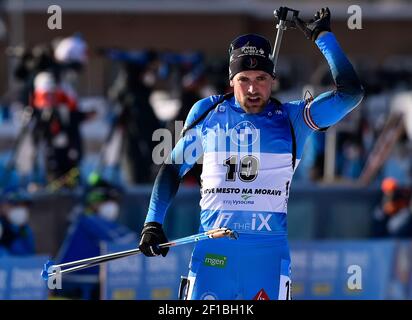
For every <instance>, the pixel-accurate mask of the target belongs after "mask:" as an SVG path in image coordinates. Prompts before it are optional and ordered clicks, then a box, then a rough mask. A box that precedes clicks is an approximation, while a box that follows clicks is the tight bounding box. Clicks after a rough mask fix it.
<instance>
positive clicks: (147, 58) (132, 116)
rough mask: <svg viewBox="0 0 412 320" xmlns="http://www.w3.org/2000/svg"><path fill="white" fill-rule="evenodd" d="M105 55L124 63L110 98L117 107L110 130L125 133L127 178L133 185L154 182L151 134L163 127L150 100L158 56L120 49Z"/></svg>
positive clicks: (155, 78) (153, 144)
mask: <svg viewBox="0 0 412 320" xmlns="http://www.w3.org/2000/svg"><path fill="white" fill-rule="evenodd" d="M105 54H106V56H108V57H109V58H110V59H112V60H117V61H120V62H121V71H120V72H119V73H118V75H117V78H116V79H115V81H114V83H113V85H112V87H111V88H110V89H109V93H108V95H109V99H110V100H111V101H113V102H114V103H115V104H116V105H117V107H118V110H117V115H116V119H114V121H113V123H112V130H111V131H112V132H114V130H115V129H117V128H120V130H122V132H123V137H124V144H123V145H124V149H123V150H124V155H125V156H124V161H122V164H123V165H124V166H123V167H124V168H125V171H126V178H127V180H128V182H129V183H132V184H137V183H151V182H152V181H153V180H154V174H155V172H154V171H155V168H154V166H153V161H152V150H153V148H154V147H155V142H154V141H153V139H152V134H153V132H154V131H155V130H156V129H158V128H160V122H159V120H158V118H157V117H156V115H155V114H154V111H153V108H152V105H151V104H150V101H149V97H150V95H151V93H152V90H153V86H154V85H155V83H156V80H157V72H158V67H159V62H158V57H157V54H156V53H154V52H151V51H147V52H141V53H139V54H132V53H128V52H123V51H117V50H108V51H107V52H106V53H105Z"/></svg>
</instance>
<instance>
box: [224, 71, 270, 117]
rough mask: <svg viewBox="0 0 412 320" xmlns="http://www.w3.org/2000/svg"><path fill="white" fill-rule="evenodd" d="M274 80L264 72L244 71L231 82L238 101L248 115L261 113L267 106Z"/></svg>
mask: <svg viewBox="0 0 412 320" xmlns="http://www.w3.org/2000/svg"><path fill="white" fill-rule="evenodd" d="M273 83H274V80H273V78H272V76H271V75H270V74H268V73H267V72H264V71H252V70H249V71H242V72H239V73H237V74H236V75H235V76H234V77H233V79H232V80H231V81H230V86H231V87H233V89H234V93H235V97H236V100H237V101H238V102H239V104H240V106H241V107H242V109H243V110H245V112H246V113H258V112H261V111H262V110H263V109H264V107H265V106H266V104H267V102H268V100H269V98H270V94H271V92H272V85H273Z"/></svg>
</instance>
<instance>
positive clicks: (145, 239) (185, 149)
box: [139, 96, 219, 256]
mask: <svg viewBox="0 0 412 320" xmlns="http://www.w3.org/2000/svg"><path fill="white" fill-rule="evenodd" d="M218 99H219V96H211V97H209V98H205V99H202V100H200V101H198V102H197V103H195V104H194V106H193V107H192V109H191V110H190V112H189V114H188V116H187V119H186V122H185V126H184V127H185V128H186V127H188V126H190V125H191V124H192V123H193V122H194V121H196V119H198V118H199V117H200V116H201V115H202V114H203V113H204V112H206V110H207V109H208V108H209V107H210V106H211V105H212V104H214V103H216V101H218ZM201 125H202V121H201V122H199V123H198V124H197V125H196V126H195V127H194V128H192V129H190V130H187V132H186V133H185V134H184V136H182V137H181V138H180V140H179V141H178V142H177V144H176V146H175V147H174V148H173V150H172V152H171V154H170V155H169V156H168V158H167V159H166V161H165V162H164V163H163V165H162V167H161V168H160V170H159V173H158V174H157V177H156V180H155V183H154V186H153V190H152V195H151V198H150V204H149V209H148V213H147V216H146V220H145V225H144V228H143V230H142V240H141V242H140V246H139V248H140V249H141V250H142V252H143V253H144V254H145V255H148V256H152V255H157V254H159V253H162V255H163V256H165V255H166V254H167V250H168V249H167V250H166V248H164V249H163V252H161V251H158V250H156V248H155V247H153V245H154V244H155V242H157V244H160V243H162V242H166V241H167V239H166V236H165V234H164V232H163V230H162V224H163V221H164V218H165V216H166V212H167V209H168V208H169V206H170V204H171V202H172V200H173V199H174V197H175V195H176V193H177V191H178V189H179V185H180V181H181V179H182V178H183V176H184V175H185V174H186V173H187V172H188V171H189V170H190V169H191V168H192V167H193V165H194V164H195V163H196V161H197V160H198V159H199V158H200V157H201V155H202V154H203V148H202V141H201V134H200V127H201ZM142 243H143V246H142ZM145 243H146V244H145Z"/></svg>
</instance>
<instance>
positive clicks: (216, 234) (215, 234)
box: [41, 228, 238, 280]
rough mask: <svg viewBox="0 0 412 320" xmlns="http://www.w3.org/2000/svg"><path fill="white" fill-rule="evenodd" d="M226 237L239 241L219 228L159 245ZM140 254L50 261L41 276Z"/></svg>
mask: <svg viewBox="0 0 412 320" xmlns="http://www.w3.org/2000/svg"><path fill="white" fill-rule="evenodd" d="M224 237H228V238H230V239H237V238H238V234H237V232H236V231H232V230H230V229H228V228H217V229H212V230H209V231H206V232H202V233H198V234H195V235H191V236H188V237H184V238H180V239H177V240H174V241H169V242H166V243H162V244H160V245H159V248H168V247H175V246H180V245H183V244H189V243H193V242H198V241H203V240H207V239H218V238H224ZM139 253H141V251H140V249H138V248H136V249H131V250H125V251H121V252H115V253H109V254H105V255H101V256H96V257H92V258H86V259H81V260H76V261H71V262H66V263H62V264H57V265H55V264H54V262H53V261H51V260H49V261H47V262H46V263H45V264H44V266H43V271H42V273H41V276H42V278H43V279H44V280H47V279H48V278H49V277H50V276H54V275H56V274H63V273H69V272H74V271H77V270H81V269H85V268H90V267H93V266H95V265H98V264H101V263H105V262H108V261H112V260H115V259H119V258H124V257H128V256H131V255H135V254H139ZM66 267H70V268H68V269H64V270H60V269H62V268H66ZM50 268H53V271H52V272H51V273H49V271H48V270H49V269H50Z"/></svg>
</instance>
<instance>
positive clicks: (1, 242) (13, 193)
mask: <svg viewBox="0 0 412 320" xmlns="http://www.w3.org/2000/svg"><path fill="white" fill-rule="evenodd" d="M2 197H3V201H2V203H1V212H0V255H1V254H2V253H3V254H6V253H7V254H10V255H32V254H34V253H35V243H34V236H33V231H32V229H31V228H30V226H29V218H30V204H31V200H30V198H29V196H28V195H27V193H25V192H24V191H21V190H19V189H17V188H10V189H8V190H6V191H5V192H4V194H3V196H2Z"/></svg>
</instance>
